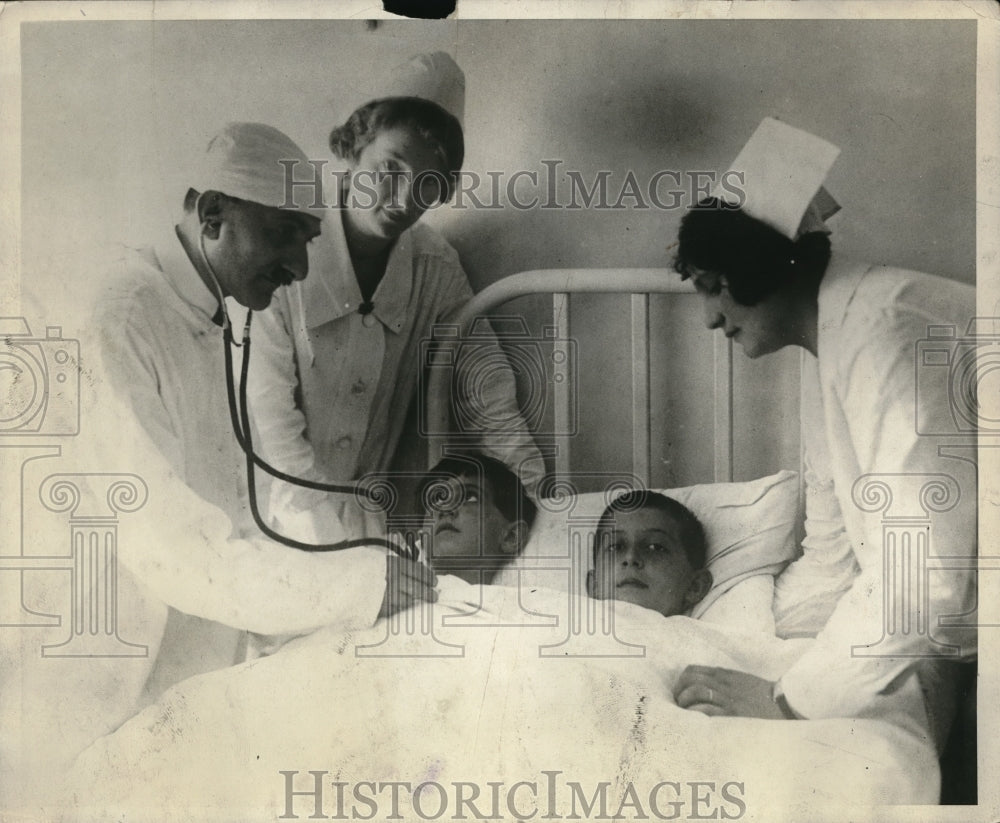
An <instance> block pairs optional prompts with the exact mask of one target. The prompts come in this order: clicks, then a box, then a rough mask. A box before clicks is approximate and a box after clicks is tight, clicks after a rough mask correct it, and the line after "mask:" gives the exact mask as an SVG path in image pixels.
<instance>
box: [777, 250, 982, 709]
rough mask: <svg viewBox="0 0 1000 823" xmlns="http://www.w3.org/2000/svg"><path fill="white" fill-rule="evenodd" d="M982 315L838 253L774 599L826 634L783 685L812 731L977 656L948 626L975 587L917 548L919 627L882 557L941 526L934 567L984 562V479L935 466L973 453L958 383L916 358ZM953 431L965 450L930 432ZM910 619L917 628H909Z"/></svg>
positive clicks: (967, 290) (916, 279) (956, 467)
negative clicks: (816, 724) (798, 546)
mask: <svg viewBox="0 0 1000 823" xmlns="http://www.w3.org/2000/svg"><path fill="white" fill-rule="evenodd" d="M974 314H975V290H974V289H973V288H972V287H971V286H968V285H965V284H962V283H958V282H956V281H954V280H949V279H945V278H940V277H935V276H932V275H928V274H922V273H920V272H914V271H906V270H903V269H897V268H889V267H885V266H872V265H869V264H864V263H856V262H852V261H849V260H847V259H844V258H842V257H839V256H836V255H835V256H834V257H833V258H832V260H831V262H830V265H829V267H828V269H827V272H826V274H825V275H824V277H823V281H822V283H821V286H820V291H819V320H818V323H819V326H818V346H817V357H816V358H812V357H810V356H808V355H807V357H806V360H807V363H806V368H805V371H804V375H803V379H804V381H805V394H806V395H807V396H810V395H811V396H812V398H813V399H814V400H815V401H816V407H815V408H814V409H813V410H812V413H813V414H812V417H811V418H810V417H809V416H808V412H807V410H806V409H804V410H803V414H804V419H805V420H806V421H807V422H806V425H805V426H804V427H803V431H804V437H805V438H806V464H807V482H808V487H807V519H806V537H805V540H804V541H803V551H804V554H803V556H802V557H801V558H800V559H799V560H797V561H796V562H795V563H793V564H792V565H791V566H789V567H788V568H787V569H786V570H785V572H784V573H783V574H782V575H781V576H780V577H779V578H778V580H777V584H776V594H775V613H776V617H777V627H778V632H779V634H783V635H794V634H816V633H817V632H819V634H818V637H817V639H816V643H815V645H814V646H813V648H812V649H811V650H810V651H809V652H808V653H807V654H805V655H804V656H803V657H802V658H801V660H800V661H799V662H798V663H796V664H795V665H794V666H793V667H792V668H791V669H790V670H789V671H788V672H787V673H786V674H785V675H784V676H783V677H782V678H781V680H780V683H779V685H780V688H781V690H782V691H783V692H784V694H785V695H786V697H787V699H788V702H789V704H790V705H791V706H792V708H793V709H794V710H795V711H796V712H798V713H800V714H802V715H804V716H805V717H809V718H818V717H849V716H856V715H857V714H858V713H859V712H860V711H861V710H862V709H863V708H864V707H865V706H866V705H868V704H869V703H871V702H872V701H873V699H874V697H875V695H876V694H878V693H879V692H880V691H882V690H884V689H886V688H887V687H891V688H894V687H896V686H898V685H899V683H898V681H897V678H899V677H900V675H902V674H904V673H906V672H908V671H910V672H912V666H913V664H914V663H915V662H919V661H920V659H921V658H923V657H934V656H935V655H938V654H940V653H941V649H942V646H941V645H939V644H946V643H951V644H955V645H956V646H958V647H961V650H962V651H963V653H966V654H967V653H969V652H973V651H975V630H974V629H973V630H971V631H970V630H968V629H962V628H960V627H948V626H947V625H939V623H938V619H939V618H942V617H944V616H946V615H959V614H964V613H966V612H968V611H970V610H972V609H974V607H975V604H976V588H975V575H974V573H973V572H971V571H967V570H966V571H963V570H961V569H960V568H959V569H955V570H949V571H942V570H935V571H930V572H928V571H927V570H926V567H923V568H922V567H921V562H922V561H921V560H919V559H918V557H917V554H916V547H915V546H914V547H913V549H912V551H913V555H912V556H911V557H910V562H909V563H908V564H902V565H901V566H899V567H898V568H901V567H902V566H903V565H908V567H909V569H910V570H911V573H912V574H913V575H917V574H920V573H923V574H924V575H926V582H925V583H924V585H925V586H926V588H925V589H924V590H923V595H922V596H924V597H925V598H926V600H925V601H924V602H923V603H920V604H915V606H916V605H919V616H920V619H922V620H923V621H926V623H925V624H922V625H921V624H918V622H917V620H916V618H917V610H916V608H913V609H907V608H905V607H903V608H900V607H901V606H903V604H901V603H900V601H899V597H900V596H901V594H900V593H901V592H902V591H903V588H904V587H903V586H902V585H899V584H901V583H905V584H906V585H911V584H912V586H913V590H914V591H915V590H916V589H915V587H916V583H917V582H918V581H917V578H916V577H914V578H913V579H912V580H911V581H899V580H897V581H895V585H894V584H893V583H892V581H891V580H890V579H889V578H887V571H886V569H887V568H891V567H892V565H893V564H892V560H891V557H890V558H889V561H888V565H886V554H885V550H884V546H887V545H889V544H888V543H887V541H889V540H891V539H892V538H891V537H890V534H891V533H892V531H893V529H892V527H893V525H894V524H896V525H897V526H898V527H899V528H900V529H905V528H907V527H908V526H907V524H908V523H909V524H911V526H912V523H914V522H916V523H921V524H924V525H925V526H926V524H928V523H929V524H930V531H929V543H930V545H929V552H930V554H931V555H932V556H936V557H952V558H965V562H966V563H967V562H968V559H969V558H975V557H976V555H977V522H976V513H977V508H976V472H975V466H974V464H973V463H971V462H969V458H974V456H975V452H974V450H969V449H968V448H967V447H966V448H965V449H964V451H963V450H962V449H961V448H959V449H958V450H956V451H957V453H958V454H959V455H964V457H965V458H966V459H962V458H961V457H957V458H956V457H947V456H943V455H942V454H939V446H941V445H942V444H945V443H956V442H958V443H961V442H962V441H964V442H965V443H966V444H967V445H968V444H969V443H974V442H975V441H974V439H973V438H970V437H964V438H963V437H961V436H960V432H959V430H958V429H957V427H956V423H955V419H954V418H953V416H952V410H951V394H950V391H949V380H948V377H949V374H948V371H949V370H948V369H947V368H938V370H937V372H935V373H933V374H931V373H929V372H928V371H927V369H928V367H927V366H925V365H922V363H921V362H918V356H917V355H918V350H917V343H918V341H920V340H922V339H925V338H927V336H928V331H929V326H932V325H938V326H955V327H956V331H957V335H958V336H959V337H960V336H962V335H963V333H964V332H965V330H966V328H967V326H968V324H969V321H970V319H971V318H972V317H973V316H974ZM930 368H933V367H930ZM921 369H923V373H920V372H921ZM918 389H919V391H918ZM918 420H919V421H920V422H919V426H918ZM949 431H950V432H954V433H955V436H952V437H944V436H940V435H939V434H938V435H937V436H935V434H930V433H941V432H949ZM865 475H873V477H872V478H870V479H871V480H873V481H878V482H881V483H883V484H884V487H885V488H888V489H889V492H890V494H891V496H892V498H891V502H890V500H889V499H887V498H882V497H880V491H879V489H880V487H877V486H872V487H870V488H869V489H868V490H867V491H862V490H861V489H860V488H858V489H856V488H855V484H856V482H857V481H859V479H861V478H863V476H865ZM934 476H936V477H937V478H938V479H940V478H941V477H942V476H945V477H947V478H950V479H951V480H950V481H949V480H945V481H944V482H945V484H946V485H945V486H938V487H936V488H937V489H938V490H939V491H944V489H945V487H946V486H949V487H950V489H951V491H949V492H944V494H943V496H941V497H937V498H936V495H935V492H934V488H935V487H934V486H933V482H934V481H935V477H934ZM861 482H862V483H864V480H862V481H861ZM928 482H931V483H932V486H931V487H928V489H925V490H924V493H923V496H922V493H921V489H922V488H923V487H924V486H926V485H927V484H928ZM952 482H953V483H954V485H953V486H952V485H950V483H952ZM873 493H874V495H875V496H874V497H873V496H871V495H872V494H873ZM883 503H884V504H885V505H882V504H883ZM900 550H902V549H900ZM959 565H961V564H959ZM845 592H846V593H845ZM841 595H843V596H841ZM838 598H839V600H838ZM887 607H888V608H889V609H890V610H892V609H895V610H896V614H897V622H896V623H895V624H893V623H892V622H887V619H886V617H885V616H884V609H886V608H887ZM907 611H908V612H909V613H910V614H911V615H912V616H913V617H914V622H913V623H912V624H910V625H906V624H905V623H903V622H901V621H900V620H899V619H898V617H899V616H901V615H902V613H904V612H907ZM827 618H828V619H827ZM824 623H825V626H824Z"/></svg>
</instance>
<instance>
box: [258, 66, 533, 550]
mask: <svg viewBox="0 0 1000 823" xmlns="http://www.w3.org/2000/svg"><path fill="white" fill-rule="evenodd" d="M372 97H373V99H371V100H369V101H368V102H367V103H364V104H363V105H361V106H360V107H358V108H357V109H356V110H355V111H354V112H353V113H352V114H351V115H350V117H349V118H348V120H347V122H346V123H344V124H343V125H341V126H338V127H336V128H334V129H333V130H332V132H331V133H330V140H329V142H330V149H331V151H332V152H333V154H334V155H336V157H337V158H339V159H340V160H342V161H344V163H345V164H346V168H345V169H344V170H343V171H344V172H345V173H344V174H343V175H342V186H341V190H340V192H339V194H340V200H339V203H340V204H341V208H339V209H333V210H331V211H330V212H329V213H328V215H327V219H326V220H325V221H324V229H323V235H322V237H320V238H317V240H316V242H315V243H313V244H312V246H311V247H310V254H311V258H312V277H311V278H310V279H309V280H308V282H304V283H300V284H296V285H295V287H294V288H291V289H288V290H283V293H282V294H279V295H276V298H275V300H274V302H273V303H272V304H271V308H270V310H269V311H268V312H265V313H263V314H262V315H261V316H260V318H259V321H260V322H259V325H258V326H257V328H256V332H257V335H258V336H257V337H256V338H255V339H256V340H257V341H258V342H257V343H256V344H255V345H256V348H255V351H254V358H253V359H252V361H251V368H250V377H249V381H248V390H249V396H250V405H251V408H252V411H253V419H254V423H255V425H256V427H257V429H258V431H259V437H258V442H259V445H260V450H261V452H262V454H263V456H264V457H265V459H267V460H268V461H269V462H271V463H272V464H273V465H275V466H276V467H277V468H279V469H282V470H284V471H285V472H288V473H290V474H294V475H298V476H300V477H306V478H309V479H312V480H319V481H325V482H335V481H337V480H341V481H343V480H349V479H356V478H361V477H363V476H364V475H365V474H367V473H369V472H384V471H387V470H401V469H403V470H409V471H410V472H411V473H413V472H420V473H422V472H423V471H425V470H426V469H427V468H428V466H429V465H430V463H429V462H428V455H427V454H426V447H422V448H420V447H419V443H420V442H421V441H420V440H419V438H418V437H417V434H416V426H415V415H414V405H413V404H414V402H415V400H416V399H417V396H418V394H419V392H418V391H417V386H418V383H417V381H418V379H419V377H420V373H421V369H422V365H423V364H422V363H421V362H420V358H421V354H420V352H421V343H422V341H425V340H427V339H428V338H429V337H430V334H431V328H432V326H433V325H434V324H436V323H441V322H446V321H447V320H448V318H449V317H450V316H451V315H452V314H453V313H454V312H455V311H456V310H457V309H458V308H459V307H461V306H462V305H463V304H464V303H465V302H466V301H467V300H468V299H469V298H470V297H471V296H472V290H471V288H470V287H469V282H468V279H467V277H466V275H465V272H464V271H463V270H462V266H461V264H460V262H459V259H458V254H457V253H456V252H455V250H454V249H453V248H452V247H451V246H450V245H449V244H448V243H447V242H446V241H445V240H444V239H443V238H442V237H441V236H440V235H439V234H437V233H436V232H435V231H434V230H433V229H431V228H429V227H427V226H425V225H423V224H421V223H420V222H419V221H420V219H421V218H422V217H423V215H424V214H425V212H426V211H427V210H428V209H429V208H432V207H434V206H436V205H439V204H442V203H445V202H447V201H448V200H449V199H450V198H451V196H452V193H453V191H454V187H455V185H456V182H457V179H458V174H459V172H460V171H461V167H462V162H463V158H464V137H463V130H462V118H463V114H464V108H465V77H464V75H463V73H462V70H461V69H460V68H459V67H458V66H457V65H456V64H455V62H454V60H452V59H451V57H449V56H448V55H447V54H444V53H443V52H436V53H434V54H428V55H420V56H418V57H415V58H413V59H412V60H410V61H409V62H407V63H405V64H403V65H402V66H400V67H398V68H397V69H395V71H394V72H392V73H391V74H390V76H389V77H388V78H387V79H386V80H384V81H383V82H382V84H381V88H379V89H378V90H377V91H376V92H375V93H374V94H373V95H372ZM327 179H329V178H327ZM328 199H329V198H328ZM478 388H479V389H480V390H481V392H482V394H481V398H480V401H481V402H482V403H483V404H484V405H485V407H486V411H487V413H486V414H483V415H481V418H482V419H484V420H495V421H502V422H501V423H500V424H498V425H497V426H496V428H495V429H494V430H493V431H487V432H484V433H483V437H482V441H481V442H480V443H479V444H478V446H479V448H480V449H481V450H482V451H483V452H485V453H486V454H488V455H490V456H493V457H496V458H498V459H500V460H502V461H503V462H504V463H506V464H507V465H509V466H510V467H511V468H512V469H514V471H516V472H517V473H518V474H519V476H520V477H521V478H522V480H523V481H524V482H525V485H526V486H527V487H528V489H529V491H533V490H534V487H535V485H536V484H537V480H538V476H539V475H540V473H541V471H542V464H541V460H540V455H539V453H538V450H537V449H536V447H535V445H534V442H533V441H532V439H531V435H530V434H529V433H528V430H527V426H526V424H525V423H524V421H523V418H521V416H520V412H519V410H518V408H517V403H516V396H515V387H514V379H513V374H512V372H511V371H510V369H509V368H502V369H498V370H494V371H493V372H492V373H491V374H490V375H488V376H487V377H486V378H485V379H484V380H483V381H482V382H481V384H480V385H479V386H478ZM512 421H513V422H512ZM437 457H439V456H435V458H434V459H437ZM269 509H270V512H269V517H270V518H271V520H272V524H273V525H275V526H277V527H278V528H279V530H281V531H283V532H284V533H286V534H291V535H293V536H298V537H299V538H300V539H304V540H306V541H315V540H319V541H321V542H326V541H327V540H331V539H340V537H341V536H342V533H341V532H340V531H338V529H339V528H340V526H341V525H342V526H343V528H344V529H345V530H346V531H347V532H349V533H351V535H352V536H356V535H357V534H358V533H359V532H365V533H367V534H369V535H371V534H378V533H380V532H381V531H382V528H383V526H382V525H381V524H380V523H379V522H378V521H377V520H374V519H373V518H372V517H371V516H370V515H367V514H365V513H363V512H361V510H360V508H359V507H357V506H355V505H353V503H352V501H350V500H345V499H344V498H339V499H338V498H337V497H334V496H333V495H328V494H325V493H322V492H316V491H311V490H308V489H303V488H298V487H294V486H289V485H286V484H284V483H281V482H279V481H275V482H274V483H273V484H272V485H271V487H270V493H269Z"/></svg>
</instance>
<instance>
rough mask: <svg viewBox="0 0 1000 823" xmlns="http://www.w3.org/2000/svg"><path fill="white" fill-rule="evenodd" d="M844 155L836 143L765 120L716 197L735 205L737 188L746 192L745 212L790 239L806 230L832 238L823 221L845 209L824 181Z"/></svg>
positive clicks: (784, 124)
mask: <svg viewBox="0 0 1000 823" xmlns="http://www.w3.org/2000/svg"><path fill="white" fill-rule="evenodd" d="M839 154H840V149H839V148H837V147H836V146H834V145H833V144H832V143H828V142H827V141H826V140H823V139H822V138H820V137H816V136H815V135H813V134H809V132H806V131H802V130H801V129H797V128H794V127H793V126H789V125H787V124H786V123H782V122H781V121H780V120H775V119H774V118H772V117H765V118H764V120H763V121H761V124H760V125H759V126H758V127H757V130H756V131H755V132H754V133H753V135H752V136H751V137H750V139H749V140H748V141H747V144H746V145H745V146H744V147H743V149H742V151H740V153H739V155H737V157H736V159H735V160H734V161H733V163H732V165H731V166H730V167H729V170H728V171H727V172H726V173H725V174H724V175H723V176H722V177H721V178H720V179H719V185H718V186H717V187H716V189H715V191H713V192H712V194H713V196H714V197H718V198H719V199H721V200H725V201H727V202H731V203H735V200H734V198H733V194H732V189H733V188H735V187H740V188H742V189H743V192H744V194H745V197H746V199H745V201H744V202H743V204H742V208H743V211H745V212H746V213H747V214H749V215H750V216H751V217H755V218H757V219H758V220H760V221H762V222H764V223H767V224H768V225H769V226H771V227H773V228H775V229H777V230H778V231H780V232H781V233H782V234H783V235H785V236H786V237H788V238H789V239H791V240H795V239H796V238H797V237H799V236H800V235H802V234H804V233H806V232H807V231H825V232H827V233H829V230H828V229H827V227H826V224H825V222H824V221H825V220H826V218H828V217H831V216H832V215H833V214H835V213H836V212H837V211H839V210H840V206H839V205H838V204H837V201H836V200H834V199H833V197H832V196H831V195H830V193H829V192H828V191H827V190H826V189H825V188H823V181H824V180H826V176H827V174H829V172H830V168H831V167H832V166H833V164H834V161H836V159H837V156H838V155H839ZM734 175H739V177H734ZM740 179H741V180H742V183H739V182H738V180H740ZM723 181H726V188H723V186H722V183H723Z"/></svg>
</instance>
